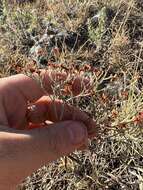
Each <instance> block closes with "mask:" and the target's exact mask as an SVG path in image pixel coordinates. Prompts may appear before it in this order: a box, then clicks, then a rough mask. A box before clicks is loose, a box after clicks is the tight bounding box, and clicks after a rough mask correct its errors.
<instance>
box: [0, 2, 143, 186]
mask: <svg viewBox="0 0 143 190" xmlns="http://www.w3.org/2000/svg"><path fill="white" fill-rule="evenodd" d="M6 2H7V1H4V0H3V8H2V12H3V13H2V15H1V17H0V22H1V26H0V44H1V47H0V76H1V77H3V76H9V75H13V74H17V73H21V72H24V73H25V72H30V71H29V70H28V69H29V65H30V67H33V63H32V61H31V58H30V57H29V52H30V48H31V47H32V46H33V45H34V43H35V42H34V40H33V38H32V37H31V35H32V34H33V36H34V39H36V37H37V38H40V37H41V36H42V35H43V34H44V32H45V28H46V26H45V23H46V22H52V23H54V25H55V26H56V27H57V28H60V29H63V28H64V29H65V30H68V31H73V32H76V31H77V30H78V28H79V26H81V25H82V24H83V23H87V22H89V21H90V20H89V19H90V18H91V17H92V16H94V15H95V13H97V12H99V10H102V11H103V10H104V9H105V7H106V8H110V9H109V10H108V14H107V13H106V14H104V13H103V14H101V17H100V23H99V25H98V27H97V28H96V29H94V27H89V26H88V27H89V28H88V30H89V34H88V40H87V41H89V43H90V44H91V47H88V45H87V42H85V43H84V44H82V45H81V46H80V47H78V48H76V49H74V48H72V49H68V48H67V47H66V46H65V45H63V47H62V51H61V53H60V54H58V55H54V60H53V58H52V60H51V59H50V58H49V63H50V62H52V63H53V64H56V65H58V64H59V63H62V66H61V65H59V66H58V67H57V68H54V69H58V70H61V69H62V70H63V68H64V70H65V68H66V71H67V72H71V70H72V72H76V73H78V74H79V73H81V72H82V70H83V71H84V75H85V76H88V77H90V78H92V79H94V88H93V90H92V93H91V95H90V96H88V97H82V96H79V97H76V98H75V97H65V96H62V95H61V94H59V93H58V94H57V93H56V94H55V96H56V97H60V98H62V99H63V100H64V101H66V102H68V103H70V104H74V105H75V106H78V107H80V109H83V110H84V111H86V112H88V113H89V114H90V116H91V117H93V118H94V119H95V120H96V122H97V123H98V124H99V126H100V133H101V138H100V139H94V140H93V141H92V142H90V146H89V149H88V150H86V151H82V152H75V153H74V155H72V156H73V157H74V158H75V160H73V159H70V158H67V163H66V167H65V161H64V159H60V160H59V161H56V162H54V163H52V164H49V165H47V166H44V167H43V168H42V169H39V170H38V171H37V172H36V173H34V174H33V175H32V176H31V177H28V178H27V179H26V181H25V183H24V185H23V187H22V189H23V190H24V189H25V190H30V189H31V190H34V189H46V190H48V189H53V190H56V189H63V190H66V189H67V190H68V189H70V190H72V189H73V190H84V189H89V190H104V189H108V190H120V189H122V190H143V118H142V117H141V116H142V113H143V92H142V89H143V88H142V85H143V81H142V77H143V72H142V65H143V14H142V11H143V6H142V5H143V1H142V0H129V1H125V0H122V1H120V2H119V1H117V0H110V1H108V0H106V1H105V0H104V1H101V0H91V1H88V0H82V1H78V0H71V1H69V0H67V1H59V0H56V1H50V0H49V1H48V0H47V1H46V0H44V1H42V2H40V1H35V3H29V4H28V3H27V4H20V5H18V4H12V5H10V4H8V3H6ZM0 9H1V8H0ZM105 10H106V9H105ZM95 44H96V46H97V47H96V48H95V47H94V46H93V45H95ZM88 66H89V68H90V69H87V68H88ZM34 67H35V66H34ZM36 67H37V66H36ZM44 67H45V68H46V69H48V67H49V65H48V64H47V66H44ZM103 131H104V133H103ZM33 159H34V158H33Z"/></svg>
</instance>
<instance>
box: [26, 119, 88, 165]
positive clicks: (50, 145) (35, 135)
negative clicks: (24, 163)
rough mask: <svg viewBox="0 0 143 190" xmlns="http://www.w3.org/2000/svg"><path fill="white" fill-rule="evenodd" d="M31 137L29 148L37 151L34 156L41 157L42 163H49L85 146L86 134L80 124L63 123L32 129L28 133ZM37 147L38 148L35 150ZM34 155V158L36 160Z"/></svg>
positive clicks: (85, 129) (73, 122)
mask: <svg viewBox="0 0 143 190" xmlns="http://www.w3.org/2000/svg"><path fill="white" fill-rule="evenodd" d="M29 133H31V134H30V136H32V139H33V140H32V141H31V143H32V144H31V146H30V147H32V148H33V150H32V151H31V153H32V154H33V155H34V150H35V148H34V147H36V150H39V153H38V154H37V153H36V155H39V154H40V155H41V153H43V156H42V158H43V159H44V155H45V159H46V160H45V161H44V160H43V161H44V162H50V161H53V160H56V159H58V158H60V157H61V156H65V155H68V154H70V153H72V152H73V151H74V150H76V149H79V148H80V147H81V146H83V145H85V144H87V141H88V133H87V128H86V126H85V125H84V124H83V123H81V122H75V121H65V122H59V123H54V124H50V125H48V127H44V128H39V129H34V130H30V131H29ZM37 147H39V148H37ZM36 155H35V156H34V158H35V159H36Z"/></svg>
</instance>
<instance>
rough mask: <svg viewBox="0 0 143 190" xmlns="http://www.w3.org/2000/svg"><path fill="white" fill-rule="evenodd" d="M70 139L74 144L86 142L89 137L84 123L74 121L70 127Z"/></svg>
mask: <svg viewBox="0 0 143 190" xmlns="http://www.w3.org/2000/svg"><path fill="white" fill-rule="evenodd" d="M69 133H70V140H71V143H72V144H73V145H80V144H82V143H84V142H85V140H86V138H87V130H86V127H85V126H84V124H82V123H78V122H76V123H73V124H72V126H70V127H69Z"/></svg>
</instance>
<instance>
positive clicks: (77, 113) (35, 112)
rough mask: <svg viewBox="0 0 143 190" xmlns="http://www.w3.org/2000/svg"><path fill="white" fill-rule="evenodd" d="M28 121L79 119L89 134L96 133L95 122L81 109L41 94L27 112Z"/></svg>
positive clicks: (36, 122)
mask: <svg viewBox="0 0 143 190" xmlns="http://www.w3.org/2000/svg"><path fill="white" fill-rule="evenodd" d="M27 118H28V121H29V122H31V123H35V124H38V123H42V122H44V121H46V120H50V121H52V122H59V121H67V120H73V121H80V122H83V123H84V124H85V125H86V126H87V130H88V134H89V136H91V135H92V136H93V135H95V134H96V135H97V133H98V132H97V130H96V123H95V122H94V121H93V120H92V119H91V118H90V117H89V116H88V115H87V114H86V113H85V112H83V111H81V110H79V109H78V108H76V107H73V106H70V105H68V104H66V103H64V102H63V101H61V100H51V99H50V98H49V97H47V96H43V97H42V98H41V99H40V100H38V101H37V102H36V103H35V104H34V106H33V107H32V109H30V110H28V112H27Z"/></svg>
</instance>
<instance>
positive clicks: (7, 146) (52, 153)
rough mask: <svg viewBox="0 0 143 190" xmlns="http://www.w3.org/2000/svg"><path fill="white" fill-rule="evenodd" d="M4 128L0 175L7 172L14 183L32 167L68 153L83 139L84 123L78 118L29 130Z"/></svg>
mask: <svg viewBox="0 0 143 190" xmlns="http://www.w3.org/2000/svg"><path fill="white" fill-rule="evenodd" d="M8 130H9V131H6V130H5V131H3V132H2V134H1V136H0V139H1V140H2V141H3V142H4V143H3V146H2V147H1V148H2V153H3V158H4V159H1V162H0V167H1V170H2V171H3V176H4V177H6V178H7V176H8V174H9V176H10V179H11V181H12V182H16V184H18V183H20V182H21V180H22V179H23V178H25V177H26V176H28V175H30V173H31V172H33V171H35V170H36V169H38V168H40V167H42V166H43V165H45V164H48V163H49V162H51V161H54V160H57V159H58V158H60V157H61V156H67V155H69V154H70V153H72V152H73V151H75V150H76V149H78V148H79V147H81V146H82V145H83V144H85V143H86V142H87V130H86V127H85V125H84V124H83V123H80V122H72V121H66V122H61V123H56V124H52V125H50V126H49V127H47V128H46V127H44V128H40V129H34V130H29V131H19V130H12V129H8ZM25 155H26V156H25ZM13 171H14V172H13ZM10 174H11V175H10ZM17 174H18V175H17Z"/></svg>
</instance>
